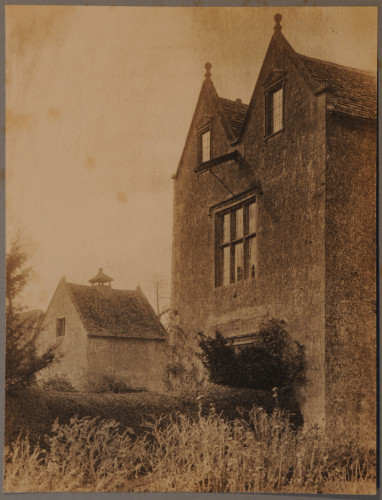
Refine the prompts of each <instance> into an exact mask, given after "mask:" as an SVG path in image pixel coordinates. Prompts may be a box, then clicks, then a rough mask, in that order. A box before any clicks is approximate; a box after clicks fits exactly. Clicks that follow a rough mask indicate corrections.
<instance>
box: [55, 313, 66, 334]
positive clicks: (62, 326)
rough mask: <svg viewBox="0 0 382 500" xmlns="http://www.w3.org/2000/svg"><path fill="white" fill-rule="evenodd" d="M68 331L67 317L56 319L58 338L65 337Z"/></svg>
mask: <svg viewBox="0 0 382 500" xmlns="http://www.w3.org/2000/svg"><path fill="white" fill-rule="evenodd" d="M65 330H66V321H65V317H61V318H57V319H56V337H64V336H65Z"/></svg>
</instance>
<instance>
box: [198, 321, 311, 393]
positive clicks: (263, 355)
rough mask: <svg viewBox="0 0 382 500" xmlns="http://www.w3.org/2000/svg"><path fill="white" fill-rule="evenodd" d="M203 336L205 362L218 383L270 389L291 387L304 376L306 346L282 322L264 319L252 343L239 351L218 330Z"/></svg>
mask: <svg viewBox="0 0 382 500" xmlns="http://www.w3.org/2000/svg"><path fill="white" fill-rule="evenodd" d="M199 337H200V341H199V346H200V348H201V355H200V357H201V360H202V363H203V365H204V366H205V368H206V369H207V371H208V373H209V377H210V380H211V382H214V383H215V384H220V385H228V386H233V387H247V388H251V389H263V390H269V389H271V388H272V387H279V388H291V387H292V386H293V385H294V384H295V383H296V382H298V381H302V380H303V374H304V353H303V348H302V346H301V345H300V344H299V343H298V342H296V341H295V340H293V339H292V338H291V337H290V335H289V334H288V333H287V332H286V330H285V329H284V327H283V325H282V323H281V322H278V321H276V320H270V321H268V322H267V323H264V324H263V325H262V326H261V328H260V331H259V332H258V333H257V334H256V335H255V336H254V338H253V340H252V341H251V343H249V344H248V345H247V346H246V347H243V346H241V347H240V350H239V351H238V352H237V351H235V349H234V347H233V346H232V345H231V344H230V343H229V342H227V340H226V339H224V338H223V336H222V335H221V334H220V333H218V332H217V333H216V335H215V338H211V337H207V336H205V335H204V334H203V333H200V334H199Z"/></svg>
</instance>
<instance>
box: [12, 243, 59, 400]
mask: <svg viewBox="0 0 382 500" xmlns="http://www.w3.org/2000/svg"><path fill="white" fill-rule="evenodd" d="M27 264H28V255H27V253H26V252H25V251H24V249H23V246H22V244H21V243H20V241H19V240H16V241H15V242H14V243H13V244H12V246H11V249H10V251H9V252H8V253H7V255H6V356H5V390H6V391H7V393H13V392H17V391H19V390H20V389H23V388H25V387H28V386H30V385H31V384H32V383H33V381H34V379H35V374H36V373H37V372H39V371H40V370H42V369H43V368H45V367H46V366H48V365H49V364H51V363H52V362H53V361H54V359H55V346H52V347H50V348H49V349H48V350H47V351H46V352H44V353H43V354H42V355H39V354H38V353H37V349H36V338H37V335H38V333H39V329H38V325H36V324H32V322H31V320H30V319H28V318H26V319H24V318H23V315H22V314H21V313H22V311H23V307H22V306H21V305H20V304H19V302H18V299H19V296H20V294H21V292H22V291H23V290H24V288H25V286H26V285H27V284H28V282H29V280H30V276H31V268H30V267H28V265H27Z"/></svg>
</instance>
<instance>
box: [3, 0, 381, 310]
mask: <svg viewBox="0 0 382 500" xmlns="http://www.w3.org/2000/svg"><path fill="white" fill-rule="evenodd" d="M276 12H280V13H281V14H282V16H283V19H282V22H281V24H282V26H283V33H284V35H285V36H286V38H287V39H288V41H289V42H290V43H291V45H292V47H293V48H294V49H295V50H296V51H297V52H301V53H303V54H306V55H309V56H311V57H316V58H320V59H326V60H330V61H333V62H337V63H340V64H343V65H347V66H353V67H359V68H362V69H366V70H376V63H377V45H376V44H377V8H376V7H357V8H356V7H341V8H340V7H327V8H319V7H313V8H311V7H309V8H308V7H294V8H285V7H280V8H275V7H268V8H258V7H257V8H256V7H254V8H252V7H234V8H206V7H196V8H190V7H70V6H64V7H62V6H9V5H8V6H6V108H7V113H6V183H7V188H6V206H7V214H6V215H7V244H9V241H11V239H12V238H13V236H14V234H15V233H16V231H19V232H20V234H21V235H22V236H23V238H24V240H25V241H26V243H27V247H28V251H29V252H30V254H31V260H32V262H33V264H34V269H35V272H34V275H33V280H32V282H31V284H30V286H29V287H28V289H27V290H26V293H25V296H24V301H25V303H26V305H27V306H28V307H29V308H36V307H39V308H42V309H46V307H47V305H48V304H49V301H50V299H51V297H52V295H53V292H54V290H55V288H56V286H57V284H58V281H59V280H60V278H61V277H62V276H63V275H65V276H66V279H67V280H68V281H71V282H75V283H82V284H87V280H88V279H89V278H91V277H93V276H94V275H95V274H96V273H97V271H98V268H99V267H103V269H104V271H105V272H106V273H107V274H109V275H110V276H112V277H113V278H114V280H115V281H114V287H115V288H120V289H132V288H135V287H136V286H137V285H140V286H141V287H142V289H143V291H144V292H145V293H146V295H147V296H148V298H149V299H150V300H151V301H152V302H153V301H154V298H155V294H154V291H153V286H152V282H153V280H154V279H155V277H161V278H163V279H164V280H166V281H167V282H168V283H169V282H170V271H171V243H172V201H173V200H172V197H173V182H174V181H173V180H171V175H172V174H173V173H175V171H176V169H177V165H178V162H179V159H180V156H181V153H182V149H183V146H184V141H185V138H186V135H187V131H188V128H189V126H190V122H191V118H192V114H193V111H194V108H195V105H196V101H197V98H198V94H199V91H200V87H201V84H202V82H203V75H204V72H205V70H204V64H205V62H207V61H209V62H211V63H212V70H211V72H212V80H213V82H214V84H215V87H216V89H217V92H218V94H219V95H220V96H222V97H227V98H230V99H235V98H237V97H240V98H241V99H242V100H243V102H246V103H248V102H249V99H250V97H251V94H252V92H253V89H254V86H255V83H256V78H257V75H258V72H259V69H260V66H261V63H262V61H263V58H264V55H265V52H266V50H267V47H268V44H269V41H270V39H271V36H272V34H273V26H274V20H273V16H274V15H275V14H276ZM164 295H169V292H164Z"/></svg>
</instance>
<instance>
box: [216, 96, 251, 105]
mask: <svg viewBox="0 0 382 500" xmlns="http://www.w3.org/2000/svg"><path fill="white" fill-rule="evenodd" d="M219 99H221V100H223V101H228V102H230V103H232V104H236V105H237V106H246V107H248V106H249V104H246V103H245V102H242V101H241V102H237V100H233V99H228V97H220V96H219Z"/></svg>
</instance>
